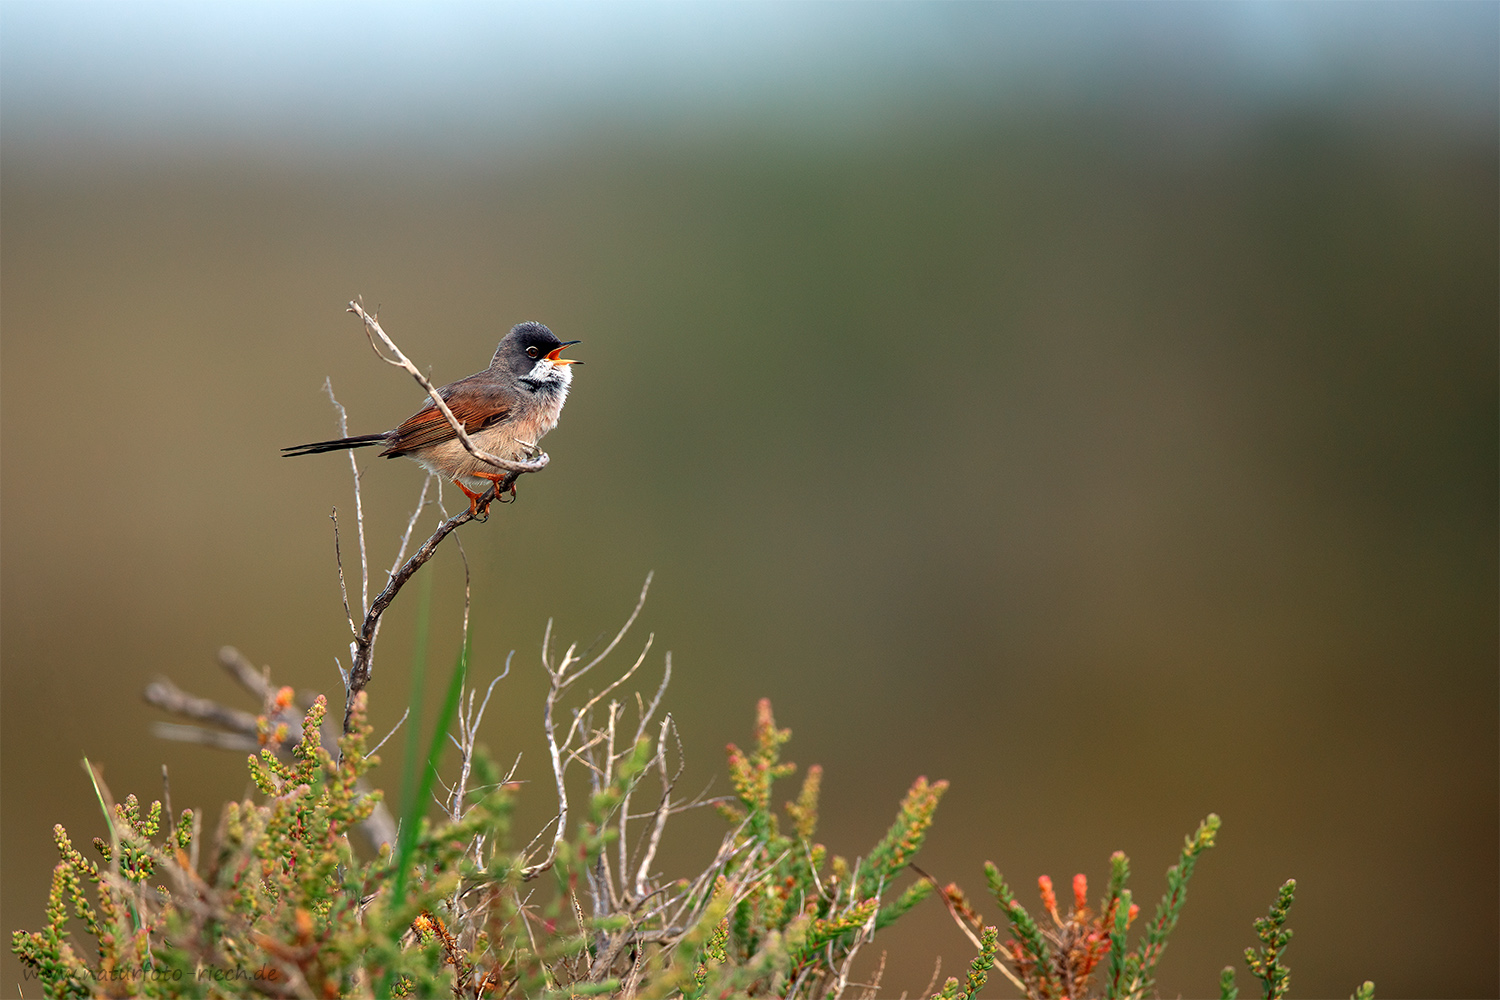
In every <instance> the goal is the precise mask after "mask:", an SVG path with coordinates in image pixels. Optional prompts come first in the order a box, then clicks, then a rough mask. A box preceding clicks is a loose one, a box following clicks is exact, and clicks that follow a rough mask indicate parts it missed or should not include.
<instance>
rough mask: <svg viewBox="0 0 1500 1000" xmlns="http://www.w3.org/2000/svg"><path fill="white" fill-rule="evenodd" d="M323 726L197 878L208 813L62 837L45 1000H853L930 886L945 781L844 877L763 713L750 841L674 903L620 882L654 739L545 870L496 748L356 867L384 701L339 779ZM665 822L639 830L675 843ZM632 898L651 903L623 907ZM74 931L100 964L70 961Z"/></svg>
mask: <svg viewBox="0 0 1500 1000" xmlns="http://www.w3.org/2000/svg"><path fill="white" fill-rule="evenodd" d="M326 712H327V703H326V701H325V700H324V699H323V698H322V697H319V698H318V699H317V701H316V702H315V703H314V704H313V705H312V707H311V708H310V709H309V711H308V712H307V716H306V719H305V721H304V724H303V738H302V740H301V742H300V743H298V745H297V746H296V747H295V748H294V750H293V752H292V754H291V755H290V758H289V761H284V760H282V759H280V758H278V757H277V755H276V754H274V753H273V752H271V750H270V749H266V750H263V751H262V752H261V753H260V754H259V755H258V756H254V757H251V758H250V760H249V769H250V775H251V777H252V779H253V780H254V782H255V785H256V786H257V788H259V790H260V792H261V793H262V798H261V799H259V800H246V801H244V802H238V803H231V804H229V805H228V806H227V807H226V808H225V810H224V813H223V817H222V819H221V821H220V823H219V828H218V832H217V834H216V835H215V836H214V837H213V838H212V842H211V843H210V844H209V845H207V848H206V850H204V851H203V852H202V853H203V855H204V856H203V857H202V858H200V857H199V854H200V847H202V846H203V845H201V844H200V838H199V837H198V836H197V835H196V833H195V831H196V830H197V829H198V827H199V822H198V819H197V817H195V816H194V815H193V814H192V812H191V811H188V812H184V813H183V814H182V816H181V817H180V818H179V820H178V821H177V823H175V824H174V825H173V826H172V828H171V829H170V830H166V831H163V830H162V826H161V820H162V808H161V804H160V803H154V804H153V805H152V806H151V808H150V809H149V810H148V811H147V813H146V815H145V816H142V810H141V808H140V805H139V803H138V802H137V800H136V799H135V797H134V796H131V797H130V798H128V799H127V800H126V801H125V802H124V803H123V804H120V805H117V806H113V807H109V808H108V810H107V815H108V816H109V817H110V836H111V840H110V842H109V843H105V842H104V841H102V840H99V841H96V842H95V846H96V849H97V850H98V852H99V853H100V855H101V856H102V858H103V862H102V863H100V862H94V861H90V860H88V859H87V858H85V857H84V856H83V855H82V854H81V853H80V852H79V851H78V850H77V849H75V848H74V847H73V845H72V843H71V841H69V839H68V837H67V834H66V832H65V831H64V830H63V829H62V827H57V828H56V839H57V845H58V851H59V854H60V855H61V861H60V862H59V863H58V865H57V867H56V869H55V870H54V873H53V885H52V892H51V894H50V896H49V899H48V906H47V914H46V924H45V929H44V930H42V931H39V932H25V931H17V932H15V934H14V935H13V939H12V942H13V944H12V947H13V949H14V951H15V952H16V954H17V955H19V956H20V958H21V961H22V962H23V963H24V964H25V965H26V966H28V967H29V969H30V970H31V971H33V972H34V973H35V975H36V977H37V978H38V979H39V980H40V984H41V987H42V990H43V992H44V994H45V995H46V996H52V997H88V996H147V997H175V996H195V997H231V996H245V995H248V994H251V993H265V994H270V995H286V996H326V997H339V996H371V995H376V996H398V997H436V996H457V997H479V996H484V997H508V996H509V997H520V996H527V997H541V996H594V995H628V996H636V997H642V998H648V997H677V996H680V997H684V998H690V1000H699V998H703V997H710V996H711V997H722V996H729V995H740V996H747V995H753V996H781V997H793V996H824V995H830V994H834V995H837V994H838V993H841V992H842V991H843V989H844V987H845V985H847V983H848V980H849V971H850V966H851V964H852V961H853V958H854V956H855V954H856V953H857V952H858V950H859V948H860V947H861V946H862V945H863V944H865V943H867V942H868V941H869V940H870V939H871V938H872V937H873V936H874V934H875V932H876V930H877V929H878V928H880V927H882V926H884V925H886V924H888V923H890V922H891V921H893V920H895V919H896V918H897V917H899V916H900V915H901V914H903V913H905V912H906V911H907V910H909V909H911V907H912V906H914V905H916V903H917V902H919V901H920V900H921V899H922V898H924V897H925V896H926V895H928V894H929V892H930V886H929V884H928V882H926V881H925V880H917V881H913V882H912V883H911V884H910V885H909V886H907V887H906V888H905V889H903V890H900V891H897V890H896V888H895V885H894V884H895V883H896V882H897V881H898V880H899V879H900V878H902V877H903V875H904V874H905V870H906V868H907V865H908V862H909V861H910V859H911V857H912V855H914V854H915V853H916V851H917V850H918V849H919V848H920V847H921V844H922V840H923V838H924V837H925V835H926V832H927V829H928V827H929V826H930V825H931V823H932V817H933V811H934V810H935V809H936V807H937V803H938V800H939V798H940V797H941V796H942V793H943V791H944V789H945V788H946V787H947V784H946V782H935V783H929V782H928V781H927V780H926V779H924V778H919V779H918V780H917V781H916V783H915V784H913V786H912V788H911V791H910V792H909V793H908V794H907V796H906V798H905V800H904V801H903V802H902V804H901V807H900V811H899V813H898V815H897V817H896V820H895V822H894V823H893V824H892V826H891V828H890V829H889V831H887V833H886V834H885V836H884V837H883V838H881V839H880V840H879V842H878V843H877V844H876V845H875V846H874V848H873V849H872V850H870V851H868V852H867V853H866V855H865V856H864V859H863V860H860V861H857V862H855V863H850V862H849V861H847V860H845V859H844V858H843V857H839V856H833V857H831V858H830V856H829V853H828V851H827V849H826V848H825V847H824V846H823V845H822V844H817V843H814V842H813V841H812V837H813V835H814V833H815V831H816V828H817V800H818V788H819V782H820V778H821V770H820V769H819V768H817V767H814V768H811V769H809V771H808V773H807V775H806V777H805V778H804V780H803V782H802V787H801V791H800V794H799V795H798V796H797V798H796V799H795V801H792V802H789V803H787V804H786V811H787V814H788V817H789V818H790V820H791V824H790V825H791V829H790V831H789V832H787V833H783V832H782V830H781V823H780V817H779V816H778V815H777V812H776V810H775V809H774V807H773V805H772V799H773V791H774V785H775V782H776V781H777V780H778V779H781V778H785V777H788V776H790V775H791V774H792V773H793V771H794V769H795V766H794V765H792V764H790V763H785V762H783V761H781V759H780V752H781V748H782V746H783V745H784V744H785V743H786V741H787V740H788V738H789V737H790V735H791V734H790V732H789V731H788V730H784V729H778V728H777V727H776V724H775V719H774V717H773V716H772V714H771V706H770V703H769V702H768V701H762V702H761V703H760V706H759V709H758V715H757V722H756V728H755V739H754V743H753V747H752V749H750V750H748V751H741V750H740V749H739V748H738V747H735V746H733V745H731V746H730V748H729V771H730V780H731V783H732V786H733V795H732V796H730V797H729V798H728V799H727V800H725V801H722V802H720V803H719V806H720V809H721V811H722V812H724V814H725V815H726V816H727V817H728V818H729V819H730V821H731V823H732V824H733V826H732V829H731V830H730V832H729V833H728V834H727V835H726V837H725V839H724V841H723V843H722V845H721V846H720V849H719V850H718V852H717V854H716V855H715V856H714V858H713V859H712V862H711V863H710V864H709V865H708V867H707V868H706V869H705V870H704V871H702V872H701V873H699V874H698V875H697V876H696V877H695V878H691V879H678V880H675V881H666V880H662V879H660V878H658V877H655V876H653V875H651V874H650V873H649V872H646V871H644V870H642V871H641V872H640V874H639V876H638V877H634V876H633V877H632V878H630V879H625V878H616V877H615V873H612V871H611V862H610V857H611V855H612V854H613V853H614V852H615V851H616V850H618V848H619V845H620V842H621V836H620V835H621V832H622V830H624V829H626V826H625V823H624V822H623V821H622V820H623V819H624V818H625V817H624V808H623V807H624V806H625V805H626V804H627V803H628V797H629V795H630V793H631V791H632V790H634V789H635V788H636V786H637V785H638V784H639V783H640V781H641V780H642V778H643V777H644V776H646V775H647V774H648V773H649V770H650V768H651V766H652V765H653V763H654V762H657V761H658V760H660V761H664V760H665V758H664V757H659V756H658V749H659V747H658V745H657V741H656V740H654V739H653V738H652V737H650V736H649V735H647V736H642V737H641V738H640V739H638V740H637V741H635V743H634V744H633V745H629V746H626V747H625V748H624V749H623V750H622V751H621V753H620V754H618V755H617V757H612V758H611V765H610V766H609V767H608V768H606V769H604V772H605V778H606V779H607V780H598V775H596V781H595V787H594V791H593V794H592V795H591V797H590V798H589V801H588V805H587V808H586V809H585V810H584V812H585V814H586V815H585V816H584V818H583V819H582V821H580V822H579V823H578V824H577V826H576V829H574V830H572V831H570V832H569V835H568V836H566V837H561V838H559V839H558V840H557V850H556V853H555V856H554V857H552V859H551V860H550V862H549V863H545V864H541V865H533V866H530V867H528V866H526V865H525V863H524V862H525V858H526V855H525V854H524V852H519V851H515V850H513V849H511V848H509V847H508V846H507V844H508V840H507V833H508V826H509V823H508V820H509V815H510V811H511V804H512V801H511V800H512V794H513V789H514V788H515V787H516V786H514V785H511V784H508V783H507V782H506V781H505V779H504V778H503V777H502V776H501V774H500V772H499V770H498V769H497V768H496V766H495V764H494V763H493V762H492V761H491V759H490V758H489V757H488V756H487V755H486V754H485V753H484V752H483V751H482V750H481V749H478V748H476V749H474V751H473V752H472V755H470V756H469V758H468V759H466V761H465V763H466V765H468V766H469V767H471V768H472V772H473V777H474V782H473V788H474V789H475V790H474V791H472V792H470V793H469V795H468V803H467V805H466V807H465V808H464V809H463V810H462V813H461V815H460V816H459V817H458V818H457V819H452V818H450V819H449V820H447V821H445V822H441V823H437V824H432V823H429V822H428V821H426V820H425V819H421V820H419V822H418V823H417V824H415V829H413V830H412V831H411V832H409V833H405V831H403V832H404V833H405V836H403V837H402V838H400V840H401V846H400V848H398V849H397V850H394V851H393V850H391V849H390V848H387V849H386V850H384V851H383V852H382V853H381V855H380V856H379V857H377V858H375V859H374V860H370V861H361V860H360V859H359V858H358V857H357V856H356V855H355V853H354V852H353V851H352V849H351V848H350V844H349V833H350V831H351V829H352V828H354V827H355V826H356V825H358V824H359V823H360V822H361V821H362V820H364V819H365V818H366V817H368V816H369V815H370V813H371V811H372V810H373V809H374V808H375V803H376V800H377V799H378V797H379V794H380V793H378V792H376V793H374V794H361V793H360V792H359V791H358V789H357V787H356V782H357V780H358V779H359V777H360V776H361V775H362V774H364V773H365V772H366V771H368V770H369V768H370V767H372V766H373V765H374V764H376V763H378V761H377V759H376V758H373V757H369V756H367V755H366V745H367V738H368V736H369V731H370V730H369V726H368V725H367V724H366V722H365V696H364V694H363V693H361V694H360V695H359V696H357V698H356V701H355V704H354V706H353V723H354V724H353V727H352V730H351V732H350V733H349V734H348V735H347V736H345V737H344V738H343V739H342V740H341V741H340V743H339V749H340V752H341V760H340V759H337V758H335V757H333V756H331V755H330V754H329V753H328V752H327V751H325V750H324V749H323V747H322V746H321V744H320V742H319V739H318V735H317V734H318V732H319V728H320V725H321V723H322V721H323V717H324V715H325V714H326ZM445 714H447V715H448V717H450V718H451V713H445ZM615 718H616V713H615V712H613V711H612V712H611V713H610V719H611V722H613V720H614V719H615ZM662 732H663V733H665V729H663V730H662ZM96 787H100V789H101V790H100V792H99V794H100V796H101V801H104V799H105V798H107V790H103V789H102V786H99V785H98V783H97V781H96ZM669 814H670V813H669V812H668V811H661V812H659V813H658V814H656V817H655V822H654V823H647V824H640V823H637V826H638V827H643V828H644V830H645V834H644V836H646V837H648V838H649V836H650V834H651V832H652V831H653V830H655V831H656V832H657V833H658V836H659V826H660V823H661V822H664V820H665V817H666V816H667V815H669ZM648 815H651V814H648ZM629 818H633V819H635V820H637V821H638V820H639V819H640V818H641V817H640V816H639V815H636V816H634V817H629ZM645 842H646V841H641V842H640V843H645ZM636 846H637V848H639V846H640V845H639V843H638V844H637V845H636ZM625 857H626V855H625V854H624V853H623V852H622V853H620V854H619V858H621V859H623V858H625ZM620 867H623V865H621V866H620ZM906 877H908V878H909V877H910V876H906ZM612 879H613V880H612ZM632 882H633V883H634V884H635V891H634V892H632V891H630V890H629V889H628V888H621V889H619V890H617V889H616V885H619V886H621V887H626V886H627V885H628V884H629V883H632ZM397 886H401V887H402V889H401V891H400V892H399V893H398V892H396V891H394V889H395V887H397ZM90 890H91V891H92V895H93V897H94V899H95V900H97V902H91V901H90V898H89V891H90ZM70 908H71V910H70ZM75 920H76V922H74V921H75ZM75 931H76V932H79V933H80V934H81V936H82V937H86V938H87V939H89V940H90V945H89V946H88V947H87V948H76V947H75V945H74V943H73V940H74V938H73V935H74V932H75ZM986 941H987V942H988V943H987V948H988V952H987V955H982V956H981V959H980V960H976V961H975V963H974V966H973V971H972V972H971V973H970V975H969V980H968V982H969V992H970V993H972V992H974V991H977V989H978V988H979V986H981V985H983V983H984V973H985V971H986V970H987V969H988V968H989V964H990V963H991V962H992V961H993V955H994V951H995V948H996V939H995V936H994V934H993V932H991V933H990V936H989V937H988V938H987V939H986Z"/></svg>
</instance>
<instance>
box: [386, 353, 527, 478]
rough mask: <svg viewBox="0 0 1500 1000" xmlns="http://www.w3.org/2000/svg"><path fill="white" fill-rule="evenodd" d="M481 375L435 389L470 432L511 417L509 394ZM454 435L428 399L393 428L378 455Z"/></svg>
mask: <svg viewBox="0 0 1500 1000" xmlns="http://www.w3.org/2000/svg"><path fill="white" fill-rule="evenodd" d="M483 374H484V373H481V375H483ZM481 375H470V376H469V377H468V378H462V379H459V380H458V381H457V382H454V383H453V384H452V385H446V386H444V387H443V388H442V389H439V390H438V392H439V394H441V395H442V397H443V402H445V403H447V404H448V409H450V410H452V411H453V415H454V416H455V417H457V418H458V420H459V423H461V424H463V425H464V430H465V431H467V432H468V433H470V434H473V433H474V432H476V431H479V430H483V429H484V428H486V427H493V426H495V425H496V424H498V423H500V422H501V421H502V420H505V419H506V418H508V417H509V416H510V410H511V407H510V399H509V397H508V394H507V393H505V392H504V391H503V390H502V389H500V387H499V386H495V385H491V384H488V379H481ZM456 437H458V435H457V434H455V433H453V425H451V424H450V423H448V418H447V417H445V416H443V414H442V413H441V412H440V411H439V410H438V408H437V407H436V406H433V405H432V403H431V401H429V402H428V403H427V405H426V406H424V407H422V408H421V409H420V410H418V411H417V412H416V413H413V414H412V415H411V416H409V417H407V418H406V420H405V421H403V422H402V424H401V426H400V427H397V428H396V433H395V436H394V437H393V439H392V440H391V443H390V445H389V446H387V448H386V449H385V451H383V452H381V454H382V455H385V456H386V457H387V458H396V457H398V456H401V455H405V454H408V453H410V452H413V451H416V450H418V449H420V448H423V447H426V446H428V445H433V444H439V443H441V442H443V441H451V440H453V439H454V438H456Z"/></svg>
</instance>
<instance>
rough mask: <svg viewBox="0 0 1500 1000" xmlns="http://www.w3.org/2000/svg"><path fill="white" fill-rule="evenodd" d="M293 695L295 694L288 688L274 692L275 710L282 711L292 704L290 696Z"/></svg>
mask: <svg viewBox="0 0 1500 1000" xmlns="http://www.w3.org/2000/svg"><path fill="white" fill-rule="evenodd" d="M294 693H295V692H293V691H292V689H291V688H289V687H283V688H282V689H281V690H280V691H277V692H276V708H277V709H278V710H280V709H284V708H286V707H287V706H288V705H290V704H291V703H292V695H293V694H294Z"/></svg>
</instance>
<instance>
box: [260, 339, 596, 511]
mask: <svg viewBox="0 0 1500 1000" xmlns="http://www.w3.org/2000/svg"><path fill="white" fill-rule="evenodd" d="M576 343H579V341H576V340H568V341H562V340H558V339H557V337H555V336H554V335H553V333H552V331H551V330H549V329H547V328H546V327H545V326H543V325H542V324H540V323H520V324H517V325H516V327H515V328H514V329H512V330H511V331H510V333H508V334H506V335H505V337H504V338H503V339H502V340H501V341H500V346H499V347H497V348H495V357H494V359H493V360H492V361H491V362H490V366H489V367H488V368H486V369H485V370H484V371H482V372H475V373H474V374H473V375H466V376H464V377H463V378H461V379H459V380H458V381H457V382H450V383H448V384H447V385H445V386H443V387H442V388H441V389H439V390H438V395H440V396H442V397H443V402H445V403H447V404H448V409H450V410H452V411H453V415H454V416H455V417H457V418H458V420H459V422H460V423H462V424H463V426H464V432H465V433H467V434H468V435H469V437H470V438H471V439H472V440H473V442H474V444H475V445H476V446H477V447H478V448H479V450H480V451H485V452H489V453H490V454H491V455H494V456H496V457H497V458H504V459H507V460H509V461H513V462H519V461H523V460H524V459H526V457H527V456H528V455H529V454H530V453H531V452H533V451H534V450H535V448H536V444H537V442H538V441H540V440H541V439H542V435H544V434H546V433H547V432H548V431H550V430H551V429H552V428H554V427H556V426H557V418H558V417H559V416H560V415H561V414H562V408H563V403H565V402H567V399H568V386H569V385H571V384H572V382H573V371H572V368H571V366H572V365H575V364H579V363H580V362H577V361H574V360H573V359H571V358H563V357H561V354H562V351H563V348H565V347H570V346H572V345H573V344H576ZM375 444H383V445H385V450H384V451H382V452H381V453H380V454H381V455H383V456H385V457H386V458H400V457H405V458H409V459H411V460H412V461H414V462H416V463H417V464H419V465H421V466H422V467H423V468H424V469H426V470H427V471H429V472H432V473H436V474H437V475H440V476H444V477H446V478H448V479H451V480H453V482H454V483H455V484H457V486H458V488H459V489H461V490H463V491H464V495H465V496H467V497H468V498H469V511H470V513H475V514H477V513H478V512H479V498H480V497H481V496H483V495H484V491H485V490H486V489H487V488H488V486H489V484H490V483H494V484H496V485H497V486H498V485H499V484H500V483H501V482H502V481H503V480H504V479H505V476H506V472H505V470H503V469H497V468H495V467H494V466H492V465H490V464H489V463H487V462H484V461H482V460H480V459H478V458H475V457H474V456H473V455H470V454H469V453H468V451H466V450H465V449H464V446H463V444H462V443H461V442H460V441H459V440H458V435H457V434H455V433H454V432H453V426H452V425H451V424H449V423H448V420H447V418H446V417H444V416H443V414H442V413H441V412H440V411H439V410H438V408H437V407H436V406H434V405H433V403H432V401H431V400H430V399H429V400H428V401H427V405H426V406H424V407H422V408H421V409H420V410H418V411H417V412H416V413H413V414H412V415H411V416H409V417H407V418H406V420H404V421H403V422H402V424H401V426H400V427H397V428H396V429H395V430H393V431H386V432H385V433H384V434H361V435H359V436H357V437H346V438H338V439H337V440H334V441H315V442H313V443H312V444H299V445H293V446H292V447H290V448H283V449H281V451H282V457H283V458H291V457H292V456H293V455H317V454H319V453H321V452H325V451H343V450H344V449H346V448H366V447H368V446H370V445H375ZM512 490H514V486H512Z"/></svg>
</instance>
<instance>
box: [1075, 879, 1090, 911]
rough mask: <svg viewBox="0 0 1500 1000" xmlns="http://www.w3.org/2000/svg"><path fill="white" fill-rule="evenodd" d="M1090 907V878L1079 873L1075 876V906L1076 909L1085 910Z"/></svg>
mask: <svg viewBox="0 0 1500 1000" xmlns="http://www.w3.org/2000/svg"><path fill="white" fill-rule="evenodd" d="M1088 905H1089V880H1088V876H1087V875H1084V874H1083V873H1082V872H1079V873H1078V874H1077V875H1074V876H1073V906H1074V909H1078V910H1085V909H1088Z"/></svg>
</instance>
